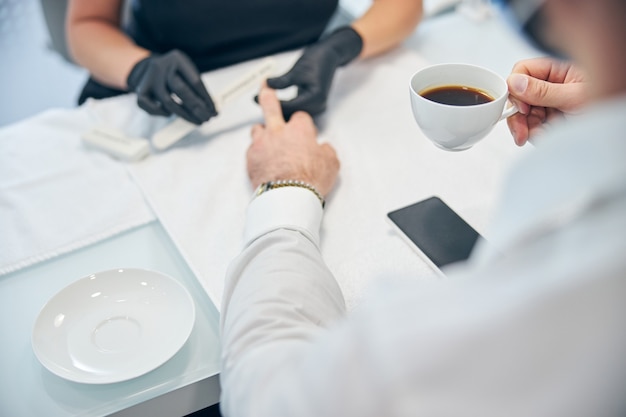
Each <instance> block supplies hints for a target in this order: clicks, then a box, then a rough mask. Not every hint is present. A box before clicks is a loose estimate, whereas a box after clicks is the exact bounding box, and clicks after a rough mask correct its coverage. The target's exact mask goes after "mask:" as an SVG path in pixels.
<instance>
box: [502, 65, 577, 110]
mask: <svg viewBox="0 0 626 417" xmlns="http://www.w3.org/2000/svg"><path fill="white" fill-rule="evenodd" d="M507 84H508V86H509V92H510V93H511V96H513V97H514V98H515V99H518V100H519V101H522V102H524V103H527V104H530V105H531V106H541V107H552V108H555V109H560V110H563V109H569V108H570V107H572V102H576V103H577V102H578V101H579V100H578V99H577V98H578V96H579V94H580V93H579V91H578V90H579V88H580V86H577V85H576V84H575V83H568V84H560V83H551V82H548V81H542V80H539V79H537V78H534V77H530V76H528V75H524V74H511V75H510V76H509V78H508V79H507Z"/></svg>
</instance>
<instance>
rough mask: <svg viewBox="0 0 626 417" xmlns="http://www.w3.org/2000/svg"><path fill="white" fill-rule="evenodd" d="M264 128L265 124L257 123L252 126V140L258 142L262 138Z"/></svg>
mask: <svg viewBox="0 0 626 417" xmlns="http://www.w3.org/2000/svg"><path fill="white" fill-rule="evenodd" d="M263 130H264V129H263V125H260V124H256V125H254V126H252V130H251V132H250V135H251V136H252V142H256V141H258V140H259V139H261V136H262V135H263Z"/></svg>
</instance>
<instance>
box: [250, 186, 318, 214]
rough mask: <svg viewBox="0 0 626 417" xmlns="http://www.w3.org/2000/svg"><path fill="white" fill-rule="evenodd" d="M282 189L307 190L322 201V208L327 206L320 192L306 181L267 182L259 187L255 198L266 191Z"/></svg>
mask: <svg viewBox="0 0 626 417" xmlns="http://www.w3.org/2000/svg"><path fill="white" fill-rule="evenodd" d="M282 187H300V188H305V189H307V190H309V191H311V192H312V193H313V194H315V196H316V197H317V198H318V199H319V200H320V203H322V208H324V206H326V201H325V200H324V197H322V195H321V194H320V193H319V191H317V189H316V188H315V187H314V186H312V185H311V184H309V183H306V182H304V181H297V180H278V181H267V182H264V183H262V184H261V185H259V187H258V188H257V189H256V191H255V192H254V194H255V196H257V197H258V196H260V195H261V194H263V193H264V192H266V191H269V190H273V189H275V188H282Z"/></svg>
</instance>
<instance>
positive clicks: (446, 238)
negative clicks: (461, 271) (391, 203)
mask: <svg viewBox="0 0 626 417" xmlns="http://www.w3.org/2000/svg"><path fill="white" fill-rule="evenodd" d="M387 216H388V217H389V219H390V220H391V222H392V223H393V224H394V225H395V226H397V227H398V228H399V229H400V230H401V231H402V233H403V234H404V235H405V236H406V237H407V238H408V239H409V240H410V242H412V243H413V244H414V245H415V246H416V247H417V248H418V249H419V250H420V251H421V252H422V253H423V254H424V255H426V257H427V258H428V259H429V260H430V261H431V262H432V263H433V264H434V265H435V266H436V267H437V268H442V267H444V266H446V265H448V264H451V263H454V262H459V261H463V260H465V259H467V258H469V256H470V253H471V252H472V249H473V248H474V245H475V244H476V241H477V240H478V238H479V237H480V235H479V234H478V232H476V230H474V229H473V228H472V227H471V226H470V225H469V224H467V222H465V220H463V219H462V218H461V217H460V216H459V215H458V214H456V213H455V212H454V211H453V210H452V209H451V208H450V207H448V205H447V204H446V203H444V202H443V201H442V200H441V199H440V198H438V197H430V198H428V199H426V200H423V201H420V202H417V203H415V204H411V205H410V206H407V207H403V208H401V209H398V210H395V211H392V212H390V213H388V214H387Z"/></svg>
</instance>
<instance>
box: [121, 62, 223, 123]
mask: <svg viewBox="0 0 626 417" xmlns="http://www.w3.org/2000/svg"><path fill="white" fill-rule="evenodd" d="M126 83H127V84H128V88H129V89H130V90H131V91H134V92H135V93H137V104H138V105H139V107H141V108H142V109H143V110H145V111H146V112H148V113H149V114H152V115H155V116H169V115H171V114H176V115H178V116H180V117H182V118H183V119H186V120H188V121H190V122H192V123H195V124H197V125H199V124H202V123H204V122H206V121H207V120H209V119H210V118H211V117H213V116H215V115H217V112H216V111H215V105H214V104H213V100H212V99H211V96H210V95H209V93H208V92H207V90H206V88H205V87H204V84H202V80H201V79H200V74H199V73H198V70H197V69H196V66H195V65H194V64H193V62H191V59H189V57H188V56H187V55H185V54H184V53H183V52H181V51H178V50H173V51H170V52H168V53H166V54H164V55H156V54H153V55H150V56H149V57H147V58H145V59H143V60H141V61H139V62H138V63H137V64H135V66H134V67H133V69H132V70H131V72H130V74H129V76H128V79H127V80H126Z"/></svg>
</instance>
